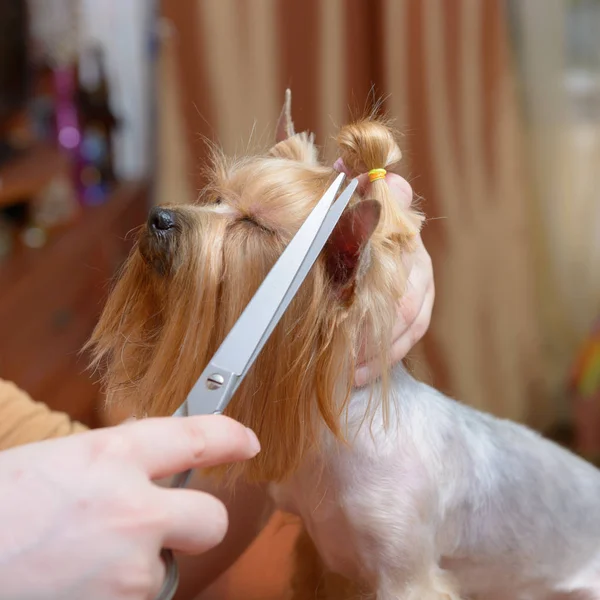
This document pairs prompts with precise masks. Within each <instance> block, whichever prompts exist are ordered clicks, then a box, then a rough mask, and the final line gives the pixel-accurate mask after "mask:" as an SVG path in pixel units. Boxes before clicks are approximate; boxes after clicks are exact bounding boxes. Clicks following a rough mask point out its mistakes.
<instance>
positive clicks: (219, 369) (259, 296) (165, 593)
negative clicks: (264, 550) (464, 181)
mask: <svg viewBox="0 0 600 600" xmlns="http://www.w3.org/2000/svg"><path fill="white" fill-rule="evenodd" d="M344 178H345V175H344V174H343V173H340V174H339V175H338V176H337V177H336V179H335V181H334V182H333V183H332V184H331V185H330V186H329V188H328V189H327V191H326V192H325V193H324V194H323V196H322V197H321V199H320V200H319V202H318V203H317V205H316V206H315V207H314V208H313V210H312V211H311V213H310V215H309V216H308V218H307V219H306V221H304V223H303V224H302V226H301V227H300V229H299V230H298V232H297V233H296V235H295V236H294V237H293V238H292V240H291V242H290V243H289V244H288V245H287V246H286V248H285V250H284V251H283V252H282V254H281V256H280V257H279V259H278V260H277V262H276V263H275V265H274V266H273V267H272V269H271V270H270V271H269V273H268V274H267V276H266V277H265V279H264V281H263V282H262V284H261V285H260V287H259V288H258V290H257V291H256V293H255V294H254V296H253V297H252V299H251V300H250V302H249V303H248V304H247V306H246V308H245V309H244V311H243V312H242V314H241V316H240V318H239V319H238V320H237V321H236V323H235V324H234V326H233V327H232V328H231V330H230V331H229V333H228V334H227V337H226V338H225V339H224V340H223V343H222V344H221V345H220V347H219V349H218V350H217V351H216V353H215V354H214V355H213V357H212V358H211V360H210V361H209V363H208V365H207V366H206V368H205V369H204V371H203V372H202V374H201V375H200V377H199V378H198V380H197V381H196V383H195V384H194V387H193V388H192V390H191V391H190V393H189V394H188V396H187V398H186V400H185V401H184V402H183V404H182V405H181V406H180V407H179V408H178V409H177V410H176V411H175V413H174V414H173V416H174V417H178V416H179V417H185V416H191V415H210V414H221V413H222V412H223V411H224V410H225V408H226V407H227V405H228V404H229V401H230V400H231V398H232V397H233V395H234V394H235V392H236V390H237V389H238V387H239V385H240V384H241V383H242V381H243V380H244V377H245V376H246V374H247V373H248V371H249V369H250V367H251V366H252V364H253V363H254V361H255V360H256V357H257V356H258V355H259V353H260V351H261V350H262V348H263V346H264V345H265V343H266V341H267V340H268V339H269V337H270V335H271V333H272V332H273V329H275V327H276V326H277V323H278V322H279V320H280V319H281V317H282V315H283V314H284V313H285V311H286V310H287V308H288V306H289V304H290V302H291V301H292V299H293V298H294V296H295V295H296V293H297V291H298V289H299V288H300V286H301V285H302V282H303V281H304V280H305V279H306V276H307V275H308V273H309V271H310V269H311V268H312V266H313V264H314V263H315V261H316V260H317V257H318V256H319V254H320V253H321V250H322V249H323V247H324V246H325V243H326V242H327V240H328V238H329V236H330V235H331V232H332V231H333V228H334V227H335V225H336V223H337V222H338V221H339V219H340V217H341V215H342V213H343V212H344V209H345V208H346V206H347V205H348V202H349V201H350V198H351V197H352V194H353V193H354V190H355V189H356V186H357V185H358V181H357V180H356V179H354V180H352V181H351V182H350V184H349V185H348V186H347V187H346V188H345V189H344V191H343V192H342V193H341V194H340V195H339V196H338V198H337V200H335V198H336V195H337V193H338V191H339V190H340V187H341V185H342V182H343V181H344ZM334 200H335V202H334ZM191 473H192V471H191V470H190V471H186V472H184V473H180V474H178V475H176V476H175V477H174V478H173V481H172V483H171V487H178V488H181V487H186V485H187V484H188V482H189V478H190V475H191ZM161 556H162V558H163V560H164V562H165V567H166V576H165V581H164V582H163V586H162V588H161V590H160V592H159V594H158V596H157V597H156V600H171V599H172V598H173V596H174V595H175V592H176V590H177V586H178V583H179V572H178V569H177V562H176V561H175V558H174V556H173V553H172V552H171V550H167V549H163V551H162V553H161Z"/></svg>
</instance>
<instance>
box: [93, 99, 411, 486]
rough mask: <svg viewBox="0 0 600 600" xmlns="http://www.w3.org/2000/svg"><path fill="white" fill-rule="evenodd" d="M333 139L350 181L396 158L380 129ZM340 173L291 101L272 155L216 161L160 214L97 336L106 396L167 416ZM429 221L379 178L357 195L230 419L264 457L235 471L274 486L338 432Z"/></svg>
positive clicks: (367, 124) (383, 340)
mask: <svg viewBox="0 0 600 600" xmlns="http://www.w3.org/2000/svg"><path fill="white" fill-rule="evenodd" d="M338 142H339V146H340V148H341V156H342V158H343V160H344V163H345V165H346V166H347V168H349V169H350V170H351V172H352V173H353V174H358V173H361V172H365V171H366V170H369V169H373V168H380V167H381V168H383V167H389V166H390V165H391V164H393V163H395V162H397V161H398V160H399V158H400V151H399V149H398V147H397V145H396V142H395V141H394V137H393V135H392V133H391V131H390V129H388V127H387V126H386V125H385V124H384V123H382V122H379V121H376V120H372V119H368V120H364V121H361V122H358V123H355V124H353V125H350V126H347V127H344V128H343V129H342V130H341V131H340V134H339V137H338ZM336 175H337V173H336V172H335V171H334V170H333V169H332V168H331V167H327V166H323V165H321V164H319V162H318V159H317V151H316V148H315V146H314V143H313V140H312V136H310V135H307V134H305V133H300V134H295V133H294V131H293V126H292V124H291V120H290V119H289V96H288V103H286V108H285V109H284V111H283V113H282V119H281V120H280V124H279V127H278V140H277V144H276V145H275V146H274V147H273V148H271V150H270V151H269V152H267V153H266V154H264V155H259V156H252V157H244V158H241V159H235V160H227V159H225V158H224V157H223V156H221V155H220V154H219V153H217V152H215V153H214V160H213V161H212V167H211V170H210V184H209V186H208V187H207V188H206V189H205V191H204V192H203V193H202V195H201V197H200V198H199V200H198V201H197V202H196V203H194V204H191V205H174V206H169V205H165V206H160V207H156V208H153V209H152V210H151V211H150V215H149V218H148V220H147V223H146V224H145V226H144V227H143V228H142V229H141V231H140V235H139V239H138V241H137V244H136V247H135V248H134V250H133V252H132V253H131V255H130V257H129V258H128V261H127V263H126V265H125V267H124V269H123V272H122V273H121V276H120V278H119V280H118V282H117V283H116V286H115V288H114V290H113V291H112V293H111V295H110V297H109V299H108V302H107V304H106V307H105V309H104V312H103V314H102V316H101V319H100V321H99V323H98V326H97V328H96V330H95V332H94V334H93V336H92V339H91V341H90V345H91V346H92V347H93V348H94V352H95V361H96V364H98V363H100V362H104V363H105V364H104V368H105V383H106V387H107V395H108V398H109V400H113V401H125V400H126V401H127V402H129V403H132V404H133V405H134V406H135V407H136V408H137V410H138V411H139V414H140V415H150V416H156V415H169V414H171V413H172V412H173V411H174V410H175V409H176V407H177V406H179V405H180V404H181V403H182V402H183V400H184V399H185V397H186V395H187V394H188V392H189V390H190V389H191V387H192V385H193V384H194V382H195V380H196V378H197V377H198V376H199V375H200V373H201V372H202V370H203V369H204V367H205V366H206V364H207V363H208V361H209V360H210V357H211V356H212V354H213V353H214V352H215V351H216V349H217V348H218V345H219V344H220V343H221V341H222V340H223V339H224V337H225V335H226V334H227V332H228V331H229V329H230V328H231V327H232V326H233V324H234V323H235V321H236V319H237V318H238V317H239V316H240V314H241V312H242V310H243V309H244V307H245V306H246V304H247V303H248V301H249V300H250V298H251V297H252V295H253V294H254V292H255V291H256V290H257V288H258V286H259V285H260V283H261V282H262V280H263V279H264V278H265V276H266V275H267V273H268V271H269V269H270V268H271V267H272V266H273V264H274V263H275V261H276V260H277V258H278V257H279V256H280V254H281V252H282V251H283V249H284V248H285V247H286V245H287V244H288V243H289V241H290V240H291V238H292V237H293V236H294V234H295V233H296V231H297V230H298V228H299V227H300V225H301V224H302V223H303V222H304V220H305V219H306V218H307V216H308V214H309V213H310V211H311V210H312V208H313V207H314V206H315V204H316V202H317V201H318V200H319V198H320V197H321V196H322V194H323V192H324V191H325V190H326V189H327V187H328V186H329V185H330V184H331V182H332V181H333V179H334V178H335V176H336ZM421 221H422V219H421V216H420V215H419V214H417V213H416V212H413V211H406V210H404V209H402V208H401V207H400V206H398V205H397V204H396V203H395V201H394V200H393V198H391V197H390V195H389V190H388V188H387V184H386V183H385V181H384V180H379V181H376V182H374V183H373V185H372V186H371V189H370V193H369V197H368V198H366V197H362V196H361V195H360V194H359V193H357V194H355V197H354V198H353V199H352V200H351V203H350V205H349V207H348V208H347V210H346V211H345V213H344V215H343V216H342V218H341V219H340V221H339V223H338V225H337V226H336V228H335V231H334V232H333V234H332V235H331V237H330V239H329V241H328V244H327V246H326V248H325V249H324V250H323V252H322V255H321V256H320V257H319V259H318V260H317V262H316V264H315V266H314V267H313V269H312V270H311V272H310V273H309V275H308V277H307V278H306V280H305V282H304V284H303V285H302V287H301V289H300V290H299V292H298V294H297V296H296V297H295V298H294V300H293V301H292V303H291V305H290V307H289V308H288V310H287V311H286V313H285V314H284V316H283V318H282V319H281V321H280V323H279V325H278V327H277V328H276V329H275V331H274V332H273V334H272V336H271V338H270V340H269V341H268V342H267V344H266V346H265V348H264V349H263V351H262V353H261V354H260V356H259V357H258V359H257V361H256V363H255V364H254V366H253V367H252V369H251V371H250V373H249V374H248V376H247V377H246V379H245V381H244V382H243V383H242V385H241V386H240V388H239V390H238V392H237V393H236V396H235V397H234V399H233V400H232V402H231V403H230V406H229V407H228V409H227V411H226V414H228V415H229V416H231V417H233V418H235V419H237V420H239V421H241V422H242V423H244V424H245V425H247V426H249V427H251V428H252V429H253V430H254V431H255V432H256V434H257V435H258V437H259V439H260V441H261V445H262V449H263V450H262V452H261V453H260V454H259V455H258V456H257V457H256V458H255V459H253V460H252V461H250V462H249V463H247V464H245V465H243V466H237V467H233V469H234V471H233V472H234V473H238V472H239V470H240V469H243V470H245V475H246V476H247V477H248V478H249V479H254V480H257V479H263V480H279V479H281V478H283V477H285V476H286V475H287V474H289V473H290V472H291V471H293V469H294V468H295V467H296V466H297V464H298V462H299V460H300V459H301V458H302V456H303V455H304V454H305V452H306V451H307V450H308V449H309V448H310V447H312V446H313V445H314V444H315V443H316V442H317V438H318V431H319V430H318V427H319V422H320V423H323V422H324V423H325V424H326V425H327V426H328V427H329V428H330V429H331V430H332V431H333V432H334V433H335V434H336V435H341V416H342V415H343V411H344V406H345V404H346V402H347V400H348V397H349V394H350V390H351V386H352V374H353V369H354V366H355V360H356V353H357V351H358V349H359V348H360V346H361V344H363V343H364V340H363V338H364V336H365V332H368V336H369V343H370V345H371V346H372V347H373V348H376V349H377V351H378V352H380V353H381V354H382V356H381V359H382V360H383V361H384V362H386V363H387V357H386V356H385V354H386V349H387V348H388V347H389V345H390V334H391V331H392V326H393V324H394V321H395V318H396V310H395V308H396V303H397V301H398V299H399V298H400V296H401V295H402V293H403V290H404V284H405V279H406V278H405V273H404V270H403V261H402V254H403V252H404V251H406V250H407V249H408V248H409V247H410V242H411V239H412V238H413V237H414V235H415V234H416V233H417V232H418V231H419V228H420V224H421Z"/></svg>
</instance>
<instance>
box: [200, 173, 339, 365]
mask: <svg viewBox="0 0 600 600" xmlns="http://www.w3.org/2000/svg"><path fill="white" fill-rule="evenodd" d="M343 180H344V174H343V173H341V174H340V175H338V177H336V179H335V181H334V182H333V183H332V184H331V186H330V187H329V189H328V190H327V191H326V192H325V194H324V195H323V197H322V198H321V200H320V201H319V202H318V204H317V205H316V206H315V208H314V209H313V210H312V212H311V213H310V215H309V216H308V218H307V219H306V221H304V223H303V224H302V226H301V227H300V229H299V230H298V232H297V233H296V235H295V236H294V237H293V238H292V241H291V242H290V243H289V244H288V245H287V247H286V249H285V250H284V251H283V252H282V254H281V256H280V257H279V259H278V260H277V262H276V263H275V265H274V266H273V267H272V268H271V270H270V271H269V273H268V274H267V276H266V277H265V279H264V281H263V282H262V284H261V285H260V287H259V288H258V290H257V291H256V293H255V294H254V296H253V297H252V299H251V300H250V302H249V303H248V305H247V306H246V308H245V309H244V312H243V313H242V314H241V316H240V318H239V319H238V321H237V322H236V323H235V325H234V326H233V327H232V328H231V331H230V332H229V334H228V335H227V337H226V338H225V340H224V341H223V343H222V344H221V346H220V348H219V349H218V350H217V352H216V353H215V355H214V357H213V361H212V362H213V364H216V365H218V366H219V367H222V368H225V369H227V370H228V371H229V370H230V371H232V372H233V373H235V374H236V375H242V374H243V373H244V372H245V371H246V370H247V368H248V365H249V362H250V361H251V360H252V357H253V356H255V353H256V349H257V348H258V347H259V346H260V344H261V341H262V340H263V337H264V334H265V331H267V330H268V329H269V327H270V325H271V323H272V321H273V319H274V318H275V317H280V316H281V314H282V313H280V307H281V305H282V303H283V302H284V300H285V298H286V295H287V293H288V290H289V289H290V287H291V286H292V284H293V283H294V280H295V279H296V277H297V275H298V272H299V270H300V268H301V267H302V264H303V262H304V259H305V258H306V256H307V254H308V253H309V251H310V248H311V246H312V245H313V243H314V241H315V239H316V237H317V235H318V233H319V230H320V229H321V226H322V224H323V222H324V220H325V218H326V216H327V213H328V212H329V209H330V208H331V204H332V202H333V200H334V198H335V195H336V193H337V192H338V190H339V188H340V186H341V184H342V181H343Z"/></svg>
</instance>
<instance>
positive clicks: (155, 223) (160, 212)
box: [148, 206, 175, 231]
mask: <svg viewBox="0 0 600 600" xmlns="http://www.w3.org/2000/svg"><path fill="white" fill-rule="evenodd" d="M148 225H149V226H150V227H151V228H152V229H155V230H156V231H168V230H169V229H172V228H173V227H175V213H174V212H173V211H172V210H168V209H166V208H160V207H159V206H156V207H154V208H153V209H152V210H151V211H150V216H149V217H148Z"/></svg>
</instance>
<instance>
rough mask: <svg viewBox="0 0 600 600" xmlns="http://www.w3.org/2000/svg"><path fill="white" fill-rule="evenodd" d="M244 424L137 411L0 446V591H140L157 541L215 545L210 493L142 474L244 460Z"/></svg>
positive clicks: (76, 597) (128, 594)
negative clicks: (101, 425) (115, 422)
mask: <svg viewBox="0 0 600 600" xmlns="http://www.w3.org/2000/svg"><path fill="white" fill-rule="evenodd" d="M259 450H260V447H259V443H258V440H257V439H256V436H255V435H254V433H252V432H251V431H250V430H248V429H246V428H245V427H243V426H242V425H240V424H239V423H237V422H235V421H233V420H231V419H228V418H226V417H223V416H204V417H189V418H163V419H144V420H140V421H137V422H133V423H128V424H125V425H122V426H119V427H112V428H107V429H100V430H95V431H90V432H86V433H81V434H77V435H73V436H71V437H66V438H60V439H56V440H50V441H44V442H39V443H35V444H29V445H26V446H21V447H17V448H14V449H11V450H7V451H5V452H2V453H0V596H1V597H2V598H11V600H20V599H23V600H24V599H27V600H34V599H38V598H39V599H42V598H43V599H56V600H58V599H60V600H71V599H72V600H81V599H82V598H85V599H86V600H100V599H102V600H105V599H108V598H110V599H113V600H119V599H125V598H127V599H134V600H137V599H140V600H142V599H144V600H146V599H151V598H153V597H154V596H155V594H156V593H157V592H158V591H159V589H160V587H161V585H162V582H163V579H164V576H165V568H164V565H163V563H162V561H161V559H160V550H161V548H162V547H166V548H171V549H173V550H178V551H181V552H185V553H200V552H204V551H206V550H208V549H210V548H212V547H213V546H216V545H217V544H218V543H219V542H220V541H221V540H222V539H223V537H224V535H225V533H226V530H227V512H226V510H225V507H224V506H223V504H222V503H221V502H220V501H218V500H217V499H216V498H214V497H212V496H210V495H208V494H205V493H202V492H198V491H193V490H188V489H168V488H163V487H159V486H158V485H155V484H154V483H153V480H157V479H160V478H164V477H168V476H170V475H174V474H175V473H178V472H182V471H185V470H187V469H190V468H201V467H207V466H212V465H216V464H219V463H229V462H233V461H240V460H245V459H249V458H251V457H253V456H255V455H256V454H257V453H258V452H259Z"/></svg>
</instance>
